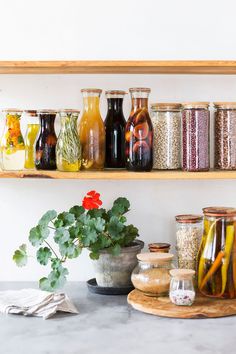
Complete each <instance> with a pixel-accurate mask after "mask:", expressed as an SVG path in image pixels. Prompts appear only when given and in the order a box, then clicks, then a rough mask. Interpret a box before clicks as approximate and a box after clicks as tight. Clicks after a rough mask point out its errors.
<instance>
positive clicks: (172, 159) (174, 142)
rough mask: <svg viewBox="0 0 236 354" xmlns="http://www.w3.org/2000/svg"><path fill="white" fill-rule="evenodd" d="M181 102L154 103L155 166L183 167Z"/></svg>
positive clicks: (163, 167) (167, 168)
mask: <svg viewBox="0 0 236 354" xmlns="http://www.w3.org/2000/svg"><path fill="white" fill-rule="evenodd" d="M181 107H182V106H181V104H179V103H153V104H152V105H151V111H152V125H153V133H154V134H153V168H154V169H157V170H176V169H179V168H181Z"/></svg>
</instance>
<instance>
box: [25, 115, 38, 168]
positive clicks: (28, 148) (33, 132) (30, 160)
mask: <svg viewBox="0 0 236 354" xmlns="http://www.w3.org/2000/svg"><path fill="white" fill-rule="evenodd" d="M25 115H26V119H27V121H28V122H27V130H26V134H25V168H26V169H30V170H31V169H34V168H35V142H36V138H37V135H38V132H39V126H40V125H39V119H38V115H37V111H34V110H29V111H25Z"/></svg>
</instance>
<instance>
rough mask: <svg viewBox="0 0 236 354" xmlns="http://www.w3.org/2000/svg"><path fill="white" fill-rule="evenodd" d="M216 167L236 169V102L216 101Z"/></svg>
mask: <svg viewBox="0 0 236 354" xmlns="http://www.w3.org/2000/svg"><path fill="white" fill-rule="evenodd" d="M214 107H215V122H214V123H215V129H214V132H215V168H216V169H220V170H236V102H215V103H214Z"/></svg>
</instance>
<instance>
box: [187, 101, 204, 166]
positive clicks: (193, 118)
mask: <svg viewBox="0 0 236 354" xmlns="http://www.w3.org/2000/svg"><path fill="white" fill-rule="evenodd" d="M209 128H210V112H209V103H208V102H191V103H184V104H183V114H182V169H183V170H184V171H208V170H209V167H210V162H209V140H210V139H209V130H210V129H209Z"/></svg>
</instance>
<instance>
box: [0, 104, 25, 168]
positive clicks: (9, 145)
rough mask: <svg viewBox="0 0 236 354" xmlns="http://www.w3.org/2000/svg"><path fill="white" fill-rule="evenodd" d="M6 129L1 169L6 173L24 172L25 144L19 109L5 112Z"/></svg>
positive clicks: (2, 145) (2, 147)
mask: <svg viewBox="0 0 236 354" xmlns="http://www.w3.org/2000/svg"><path fill="white" fill-rule="evenodd" d="M3 113H4V114H5V128H4V132H3V135H2V139H1V167H2V169H3V170H6V171H16V170H23V168H24V164H25V143H24V139H23V136H22V133H21V127H20V120H21V115H22V111H21V110H19V109H6V110H3Z"/></svg>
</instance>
